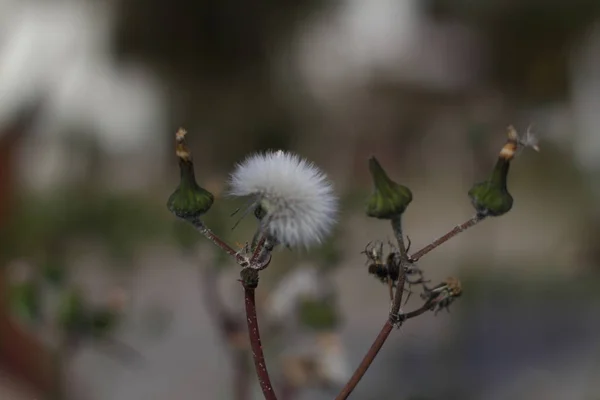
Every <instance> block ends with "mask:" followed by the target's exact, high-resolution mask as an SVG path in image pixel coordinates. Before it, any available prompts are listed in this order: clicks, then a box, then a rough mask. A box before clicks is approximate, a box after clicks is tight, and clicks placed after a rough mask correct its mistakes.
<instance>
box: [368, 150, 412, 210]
mask: <svg viewBox="0 0 600 400" xmlns="http://www.w3.org/2000/svg"><path fill="white" fill-rule="evenodd" d="M369 170H370V171H371V176H372V177H373V181H374V183H375V190H374V192H373V194H371V196H370V197H369V198H368V200H367V206H366V213H367V215H368V216H369V217H374V218H380V219H392V218H394V217H398V216H400V215H402V213H404V211H405V210H406V207H408V205H409V204H410V202H411V201H412V192H411V191H410V189H409V188H407V187H406V186H402V185H399V184H397V183H396V182H394V181H392V180H391V179H390V178H389V177H388V176H387V174H386V173H385V171H384V170H383V168H382V167H381V165H380V164H379V162H378V161H377V159H376V158H375V157H371V159H370V160H369Z"/></svg>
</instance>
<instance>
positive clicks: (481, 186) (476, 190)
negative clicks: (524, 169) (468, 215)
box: [469, 157, 513, 217]
mask: <svg viewBox="0 0 600 400" xmlns="http://www.w3.org/2000/svg"><path fill="white" fill-rule="evenodd" d="M509 166H510V160H508V159H506V158H504V157H500V158H498V162H496V166H495V167H494V171H493V172H492V176H491V177H490V178H489V179H488V180H486V181H484V182H481V183H478V184H475V185H474V186H473V187H472V188H471V190H469V197H470V198H471V203H472V204H473V207H475V210H477V213H478V214H479V215H482V216H492V217H498V216H500V215H503V214H506V213H507V212H509V211H510V209H511V208H512V205H513V198H512V196H511V195H510V193H508V189H507V187H506V177H507V175H508V168H509Z"/></svg>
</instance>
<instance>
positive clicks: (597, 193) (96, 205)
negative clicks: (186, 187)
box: [0, 0, 600, 400]
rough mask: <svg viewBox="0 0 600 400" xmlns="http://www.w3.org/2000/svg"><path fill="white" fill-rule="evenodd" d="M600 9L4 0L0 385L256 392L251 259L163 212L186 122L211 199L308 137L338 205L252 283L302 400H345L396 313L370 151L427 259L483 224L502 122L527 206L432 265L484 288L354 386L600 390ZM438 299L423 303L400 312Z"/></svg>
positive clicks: (388, 0)
mask: <svg viewBox="0 0 600 400" xmlns="http://www.w3.org/2000/svg"><path fill="white" fill-rule="evenodd" d="M599 109H600V2H597V1H593V0H571V1H565V0H553V1H548V0H520V1H516V0H503V1H499V0H488V1H483V2H482V1H469V0H453V1H450V0H371V1H365V0H323V1H315V0H280V1H278V2H271V1H259V2H244V1H239V0H195V1H191V0H190V1H188V0H174V1H172V2H166V1H159V0H144V1H141V0H106V1H100V0H96V1H94V0H1V1H0V272H1V273H0V284H1V288H0V293H1V294H2V296H0V398H1V399H7V400H8V399H10V400H13V399H14V400H26V399H27V400H29V399H42V398H48V399H55V400H58V399H69V400H70V399H77V400H80V399H81V400H108V399H110V400H121V399H122V400H125V399H127V400H136V399H145V400H150V399H157V400H158V399H165V398H169V399H172V400H179V399H181V400H183V399H186V400H187V399H236V400H240V399H252V398H255V399H258V398H261V394H260V389H259V388H258V385H257V384H256V378H255V374H254V370H253V367H252V365H251V361H250V360H249V358H248V349H247V342H246V334H247V333H246V330H245V329H246V328H245V321H244V317H243V314H242V312H243V308H242V307H243V293H242V290H241V286H240V285H239V282H237V281H236V279H237V278H238V273H239V271H237V268H236V267H235V265H234V263H232V262H231V261H230V260H227V259H224V258H223V257H222V255H220V254H219V253H217V252H216V250H215V249H214V248H212V247H210V246H208V243H207V242H206V241H205V240H204V239H203V238H202V237H201V236H200V235H198V234H196V232H194V231H193V229H192V228H189V227H188V226H187V225H185V224H184V223H183V222H179V221H177V220H176V219H175V218H174V217H173V216H171V215H170V214H169V212H168V210H167V208H166V200H167V198H168V196H169V195H170V193H171V192H172V191H173V190H174V188H175V187H176V185H177V184H178V179H179V178H178V170H177V162H176V158H175V155H174V151H173V150H174V140H173V135H174V133H175V131H176V130H177V128H179V127H180V126H183V127H185V128H186V129H187V130H188V131H189V132H190V134H189V136H188V137H189V142H190V146H191V148H192V151H193V154H194V159H195V167H196V174H197V177H198V180H199V182H200V184H201V185H203V186H204V187H206V188H207V189H209V190H211V191H212V192H213V193H214V194H215V196H216V197H217V200H216V202H215V206H213V208H212V209H211V211H210V213H209V214H208V215H207V216H206V222H207V224H208V225H209V226H210V227H211V228H212V229H213V230H214V231H216V232H217V233H218V234H220V235H222V236H223V237H224V238H225V239H226V240H227V241H229V242H230V243H232V244H233V243H236V242H237V243H243V242H245V241H246V240H249V238H250V237H251V234H252V232H253V228H254V226H253V221H252V220H251V219H250V218H247V219H246V220H244V221H242V223H241V224H240V226H239V227H237V228H236V229H235V230H232V229H231V228H232V227H233V225H234V223H235V222H236V221H237V218H238V217H237V216H236V217H230V214H231V213H232V212H233V211H234V210H235V209H236V208H237V207H239V206H240V204H239V203H237V202H235V201H233V200H232V199H229V198H227V197H226V196H224V195H223V193H224V191H226V179H227V174H228V173H229V172H230V171H231V170H232V168H233V166H234V165H235V163H236V162H237V161H240V160H242V159H243V158H244V157H245V156H246V155H247V154H248V153H251V152H254V151H257V150H265V149H285V150H292V151H295V152H297V153H299V154H301V155H302V156H304V157H307V158H309V159H311V160H313V161H315V162H316V163H317V164H318V165H319V166H321V167H322V168H323V169H324V170H325V171H326V172H327V174H328V175H329V176H330V177H331V179H332V181H333V182H334V184H335V187H336V190H337V191H338V193H339V195H340V197H341V202H342V207H343V208H342V212H341V215H340V223H339V226H338V229H337V231H336V232H335V234H334V235H333V237H332V238H331V240H330V241H329V242H328V243H326V244H324V245H323V246H322V247H321V248H316V249H314V250H312V251H309V252H307V251H294V252H290V251H287V250H281V251H278V252H276V254H275V256H274V260H273V262H272V263H271V266H270V268H268V269H267V270H266V271H265V273H264V274H263V275H262V276H263V279H262V281H261V285H260V287H259V290H258V295H259V299H258V301H259V318H260V322H261V326H262V327H263V331H264V332H263V344H265V351H266V357H267V359H268V361H269V368H270V371H271V375H272V378H273V380H274V384H275V385H276V389H277V391H278V392H279V393H280V398H281V399H284V400H285V399H292V398H294V399H328V398H333V397H334V395H335V393H336V392H337V391H338V390H339V389H340V388H341V386H342V385H343V384H344V383H345V381H346V380H347V379H348V377H349V375H350V374H351V372H352V371H353V370H354V368H355V367H356V366H357V365H358V363H359V362H360V360H361V358H362V356H363V355H364V353H365V352H366V350H367V349H368V347H369V346H370V344H371V342H372V340H373V339H374V337H375V336H376V335H377V333H378V332H379V330H380V328H381V325H382V324H383V322H384V321H385V319H386V318H387V314H388V311H389V310H388V307H389V299H388V293H387V288H386V287H385V285H382V284H381V283H380V282H378V281H376V280H375V279H372V277H370V276H369V275H368V274H367V267H366V264H365V261H366V258H365V256H364V255H361V254H360V252H361V251H363V250H364V248H365V245H366V244H367V243H368V242H369V241H373V240H381V241H383V242H386V241H387V240H388V239H391V238H392V231H391V229H390V227H389V224H386V223H385V221H379V220H374V219H368V218H367V217H366V216H365V214H364V212H363V207H364V200H365V198H366V196H367V195H368V194H369V193H370V191H371V182H370V177H369V174H368V169H367V163H366V161H367V159H368V157H369V156H371V155H376V156H377V157H378V159H379V160H380V162H381V163H382V165H383V166H384V168H386V170H387V171H388V172H389V173H390V175H391V176H392V178H393V179H395V180H396V181H398V182H401V183H402V184H405V185H407V186H409V187H410V188H411V190H412V192H413V195H414V200H413V202H412V204H411V206H410V207H409V209H408V211H407V213H406V214H405V217H404V220H405V223H404V224H405V232H406V233H407V234H408V235H409V236H410V239H411V241H412V245H413V250H416V249H418V248H421V247H422V246H424V245H426V244H428V243H429V242H430V241H432V240H433V239H434V238H436V237H438V236H440V235H442V234H443V233H445V232H446V231H448V230H450V229H451V228H452V227H454V226H455V225H457V224H459V223H462V222H464V221H465V220H466V219H468V218H469V217H471V216H472V214H473V209H472V206H471V204H470V201H469V199H468V197H467V194H466V193H467V191H468V190H469V188H470V187H471V185H473V184H474V183H475V182H478V181H481V180H483V179H485V178H486V177H487V176H488V174H489V173H490V172H491V169H492V167H493V165H494V162H495V159H496V157H497V153H498V151H499V150H500V148H501V146H502V145H503V143H504V141H505V138H506V136H505V135H506V133H505V132H506V131H505V129H506V127H507V126H508V125H509V124H513V125H514V126H515V127H516V128H517V130H519V132H525V131H526V129H527V127H528V126H529V125H533V127H532V130H533V132H535V133H536V134H537V135H538V137H539V139H540V141H541V145H540V147H541V150H542V151H541V152H540V153H534V152H530V151H525V152H524V154H523V155H521V156H520V157H518V158H517V159H516V161H515V162H514V163H513V167H512V168H511V173H510V176H509V189H510V191H511V193H512V195H513V197H514V198H515V204H514V207H513V210H512V211H511V212H510V213H509V214H507V215H506V216H503V217H501V218H493V219H489V220H486V221H484V222H483V223H481V224H480V225H478V226H476V227H474V228H472V229H471V230H468V231H466V232H465V233H463V234H461V235H460V236H458V237H457V238H455V239H454V240H452V241H450V242H449V243H447V244H445V245H443V246H442V247H440V248H439V249H437V250H436V251H435V252H433V253H432V254H430V255H427V256H426V257H424V258H423V259H422V260H421V261H420V264H419V266H420V267H421V268H422V269H423V270H424V272H425V274H426V277H427V278H428V279H431V280H432V282H433V283H437V282H440V281H442V280H443V279H444V278H446V277H447V276H456V277H458V278H460V279H461V281H462V282H463V287H464V291H465V294H464V295H463V297H461V299H460V300H459V301H458V302H457V303H456V304H454V305H453V306H452V309H451V314H446V313H445V312H442V313H440V314H438V315H437V316H436V317H434V315H433V313H428V314H425V315H424V316H422V317H420V318H418V319H415V320H411V321H410V323H407V324H405V326H404V327H403V328H402V330H401V331H398V332H394V333H393V334H392V336H391V338H390V339H389V340H388V342H387V343H386V345H385V347H384V349H383V351H382V353H380V355H379V357H378V358H377V359H376V361H375V362H374V364H373V366H372V367H371V369H370V370H369V371H368V373H367V374H366V376H365V378H364V379H363V381H362V382H361V383H360V385H359V386H358V388H357V389H356V391H355V392H354V394H353V396H352V398H355V399H367V400H368V399H388V398H389V399H392V398H394V399H413V400H416V399H441V398H444V399H505V398H513V399H557V400H558V399H565V400H566V399H583V400H597V399H600V383H599V382H600V379H599V378H600V335H598V332H599V331H600V318H599V315H600V294H599V293H600V210H599V209H598V204H600V134H598V132H597V131H598V130H599V129H600V112H598V111H599ZM419 305H420V299H419V296H418V295H414V296H412V298H411V300H410V302H409V304H408V305H406V306H405V309H406V310H408V309H412V308H416V307H418V306H419Z"/></svg>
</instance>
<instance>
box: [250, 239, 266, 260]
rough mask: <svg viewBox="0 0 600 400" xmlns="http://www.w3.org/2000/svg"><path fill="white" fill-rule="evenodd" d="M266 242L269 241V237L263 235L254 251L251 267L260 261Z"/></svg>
mask: <svg viewBox="0 0 600 400" xmlns="http://www.w3.org/2000/svg"><path fill="white" fill-rule="evenodd" d="M266 240H267V237H266V236H265V235H262V237H261V238H260V240H259V241H258V243H257V244H256V248H255V249H254V253H252V258H251V259H250V264H251V265H254V263H255V262H256V261H258V257H259V256H260V254H261V253H262V250H263V248H264V246H265V241H266Z"/></svg>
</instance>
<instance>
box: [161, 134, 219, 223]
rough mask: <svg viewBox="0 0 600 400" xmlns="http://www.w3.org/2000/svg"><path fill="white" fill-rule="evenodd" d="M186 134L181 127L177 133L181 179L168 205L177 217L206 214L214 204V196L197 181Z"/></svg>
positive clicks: (177, 152)
mask: <svg viewBox="0 0 600 400" xmlns="http://www.w3.org/2000/svg"><path fill="white" fill-rule="evenodd" d="M185 134H186V131H185V130H183V129H180V130H179V131H178V132H177V134H176V135H175V140H176V145H177V147H176V154H177V157H179V169H180V171H181V180H180V182H179V186H178V187H177V189H175V191H174V192H173V194H172V195H171V196H170V197H169V201H168V202H167V207H168V208H169V211H171V212H172V213H173V214H175V215H176V216H177V217H179V218H184V219H188V218H194V217H199V216H201V215H202V214H205V213H206V212H207V211H208V210H209V209H210V207H211V206H212V204H213V202H214V196H213V195H212V193H210V192H209V191H208V190H206V189H204V188H202V187H200V186H199V185H198V183H196V177H195V175H194V164H193V162H192V155H191V153H190V151H189V149H188V148H187V145H186V143H185Z"/></svg>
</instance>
